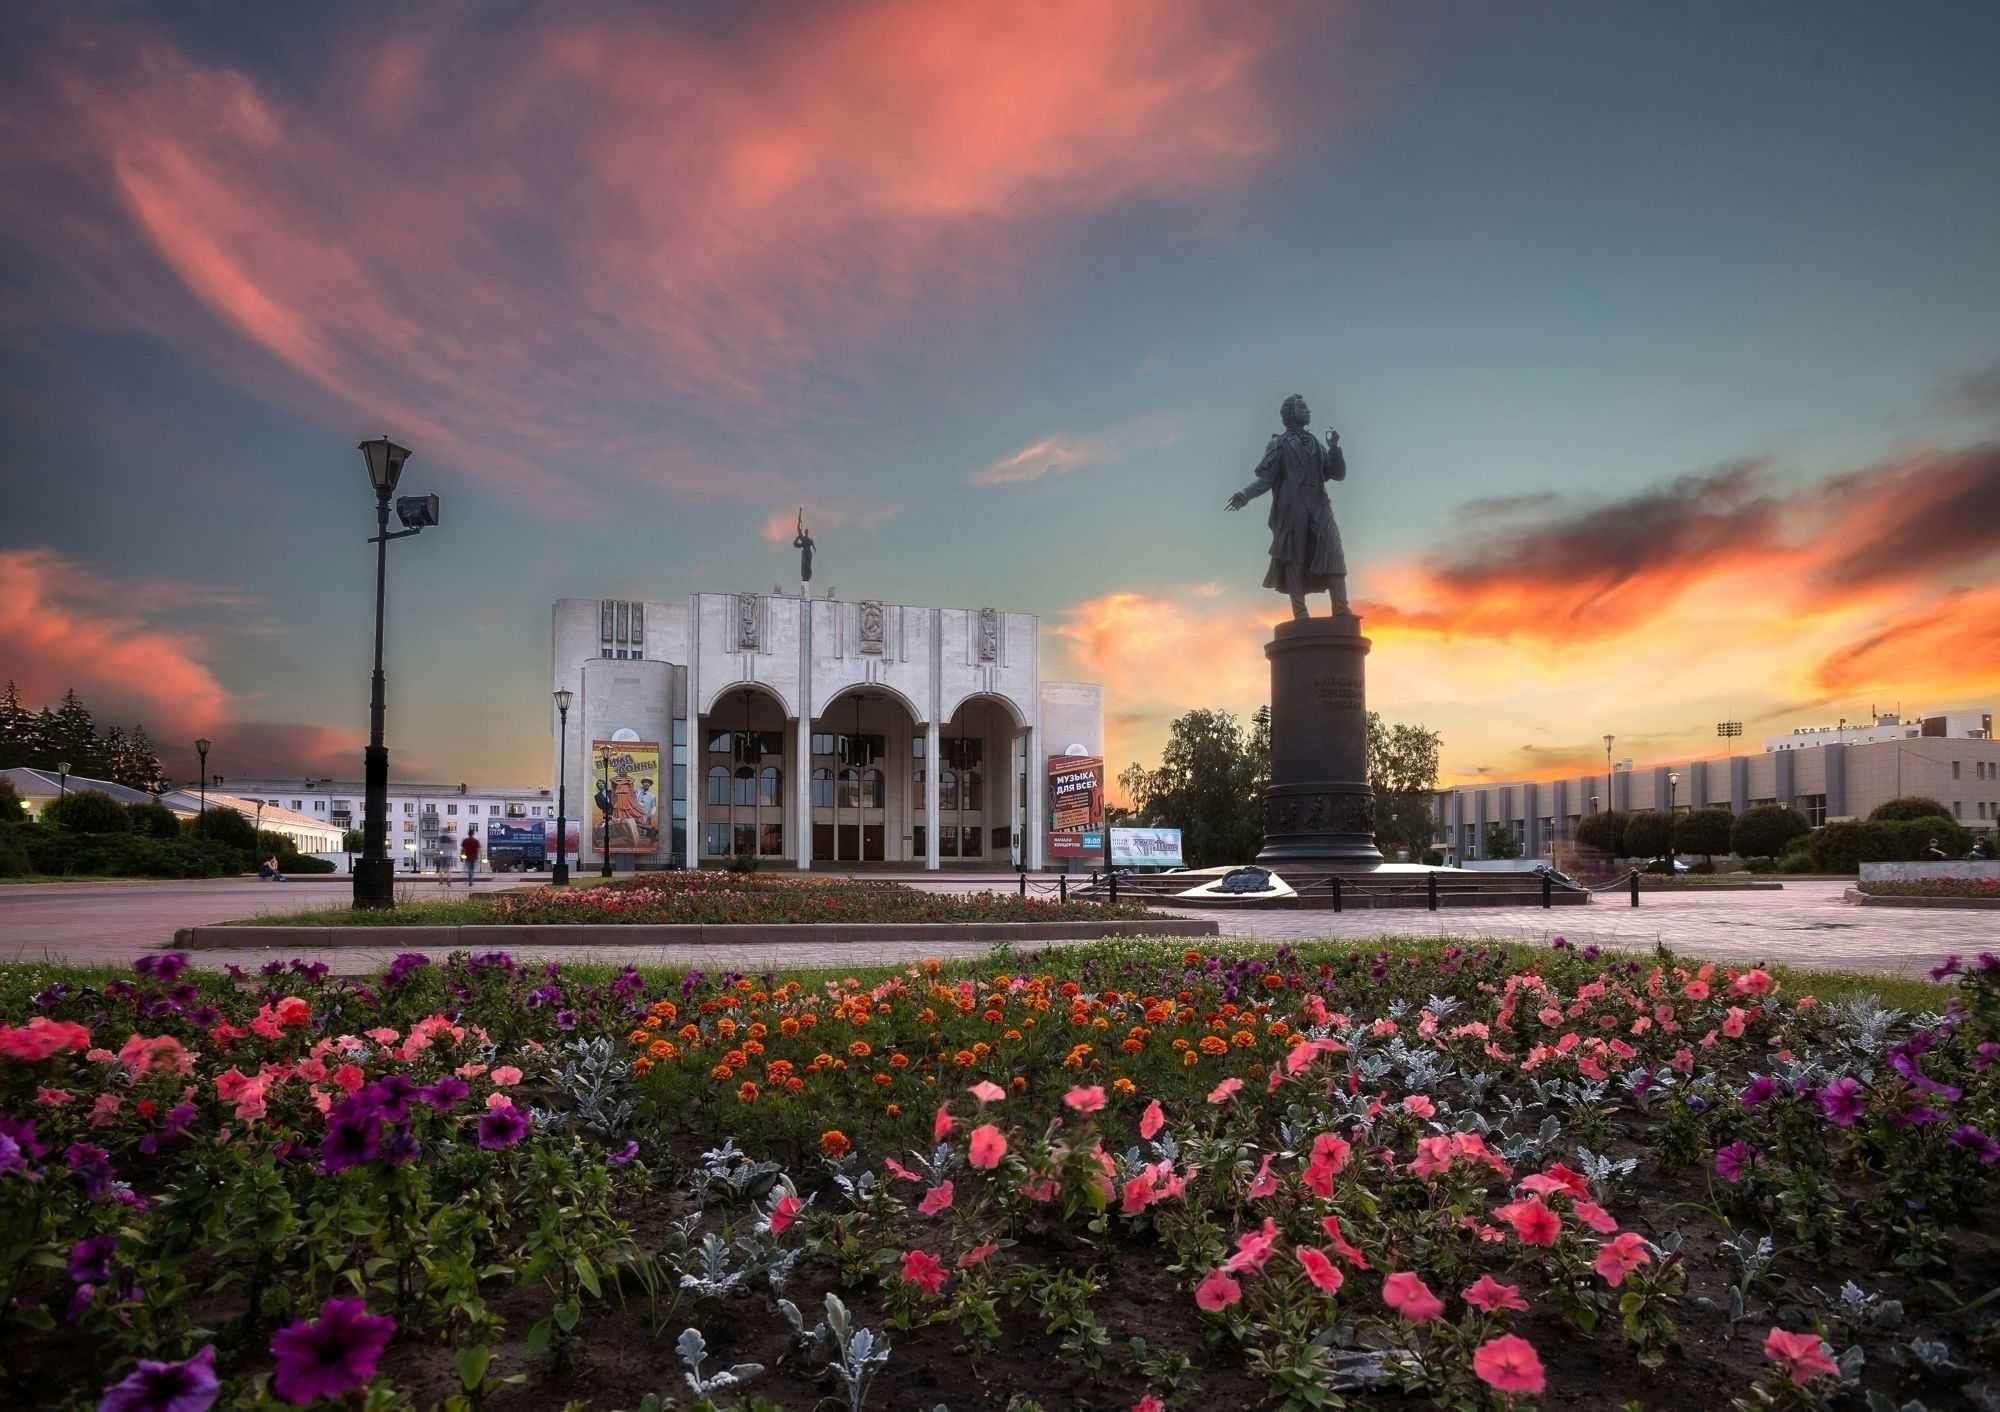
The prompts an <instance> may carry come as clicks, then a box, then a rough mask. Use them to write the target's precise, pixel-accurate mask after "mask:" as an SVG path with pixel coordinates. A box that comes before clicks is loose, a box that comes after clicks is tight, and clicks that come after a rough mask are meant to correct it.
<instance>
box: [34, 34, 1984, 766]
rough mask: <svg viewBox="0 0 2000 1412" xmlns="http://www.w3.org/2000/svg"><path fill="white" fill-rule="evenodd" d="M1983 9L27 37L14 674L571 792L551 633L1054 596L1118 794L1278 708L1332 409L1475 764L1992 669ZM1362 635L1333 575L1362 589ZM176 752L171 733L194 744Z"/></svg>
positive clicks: (1665, 752) (1978, 683)
mask: <svg viewBox="0 0 2000 1412" xmlns="http://www.w3.org/2000/svg"><path fill="white" fill-rule="evenodd" d="M1996 54H2000V7H1995V6H1993V5H1991V4H1959V5H1948V4H1931V5H1925V4H1918V5H1907V6H1895V5H1884V4H1881V3H1879V0H1870V3H1813V4H1796V5H1781V4H1775V3H1773V4H1758V5H1748V6H1746V5H1741V4H1728V3H1714V4H1702V3H1696V4H1691V5H1684V6H1659V5H1646V4H1636V3H1635V4H1618V5H1609V4H1599V3H1577V4H1564V3H1536V4H1496V5H1490V6H1484V5H1481V6H1474V5H1462V4H1451V5H1448V4H1433V3H1424V0H1414V2H1413V3H1397V4H1395V5H1388V4H1377V5H1363V4H1358V3H1357V4H1343V3H1295V4H1293V3H1287V4H1279V3H1271V4H1258V3H1249V4H1246V3H1242V0H1236V2H1235V3H1216V4H1206V3H1195V0H1087V2H1086V3H1072V4H1040V3H1025V4H1018V5H1002V4H993V3H990V0H969V2H968V3H958V0H922V2H921V3H919V2H918V0H859V3H849V4H823V5H815V4H806V3H790V2H789V0H788V2H787V3H775V4H764V5H742V4H723V3H699V4H697V3H683V4H675V5H659V4H648V5H640V4H623V5H620V4H602V5H590V4H567V5H550V6H546V7H542V6H535V5H531V4H526V3H511V0H510V3H503V4H471V3H461V4H442V5H436V6H428V7H427V6H421V5H413V6H403V5H388V4H366V5H363V4H352V5H334V6H323V7H322V6H296V5H270V4H267V3H262V0H259V3H243V4H229V3H219V0H218V2H215V3H202V4H172V5H168V4H161V5H157V6H152V7H147V6H143V5H137V4H132V3H104V2H101V3H91V0H77V3H69V4H61V5H57V4H46V5H17V6H9V7H7V9H6V14H5V16H4V17H0V163H4V165H5V172H4V175H5V180H6V191H7V199H6V201H5V202H4V203H0V289H4V306H0V307H4V316H0V360H4V367H0V372H4V376H0V399H4V401H3V402H0V405H4V407H5V410H6V416H5V425H6V432H7V436H6V441H5V460H4V462H3V463H0V464H4V466H5V474H6V487H5V488H6V491H7V495H6V501H5V503H6V506H7V513H6V514H5V515H4V516H0V678H3V677H12V678H14V679H15V680H17V681H18V682H19V684H20V686H21V689H22V691H23V694H24V695H25V696H26V697H27V698H28V699H29V700H31V701H40V700H46V699H49V698H52V697H53V696H55V695H57V694H59V693H60V692H61V690H62V689H63V688H64V687H65V686H69V685H74V686H75V687H76V688H77V689H78V691H79V692H81V693H82V694H83V695H84V696H85V698H86V699H87V700H88V701H89V702H90V703H91V704H92V705H93V706H94V707H96V708H97V710H98V712H99V714H100V716H101V717H110V718H114V719H122V720H125V721H128V722H129V721H131V720H134V719H137V720H142V721H143V722H144V723H145V724H146V726H147V728H148V730H149V731H150V732H151V733H152V734H153V736H154V737H155V739H156V741H158V742H160V743H162V744H163V746H167V747H169V748H167V749H165V750H163V754H164V755H165V756H166V765H167V769H168V771H169V773H171V774H174V775H176V776H181V777H187V776H192V775H193V774H194V772H195V766H194V763H193V759H192V754H191V751H190V750H189V749H188V748H187V747H186V746H185V745H184V742H185V741H188V740H191V739H192V738H193V737H194V736H195V735H197V734H207V735H209V736H211V737H213V738H214V739H215V741H216V754H215V756H214V757H213V758H212V759H211V767H212V768H213V769H216V770H218V771H221V772H222V773H224V774H225V775H227V774H230V773H238V774H249V773H253V772H259V771H265V770H280V769H282V770H297V771H300V772H307V771H310V772H312V773H315V774H319V773H339V774H342V775H350V776H352V775H358V773H359V770H360V763H361V755H360V746H361V742H362V739H363V736H364V733H365V729H366V724H367V690H368V665H369V661H368V658H369V647H370V638H369V632H370V626H371V624H370V618H369V614H370V611H371V595H372V588H373V584H372V572H371V571H372V550H370V549H369V547H368V546H367V545H366V544H365V543H364V542H363V541H364V540H365V538H366V536H367V535H368V534H369V533H370V532H371V528H372V507H371V501H370V498H369V493H368V490H367V486H366V482H365V478H364V475H363V470H362V464H361V460H360V457H359V456H358V454H357V453H356V452H355V450H354V444H355V442H356V441H358V440H359V439H360V438H361V437H363V436H367V435H374V434H376V433H378V432H383V431H386V432H388V433H390V434H392V435H394V436H395V437H396V438H397V439H399V440H401V441H403V442H404V443H405V444H407V445H409V446H411V447H413V448H414V449H415V453H416V454H415V457H414V459H413V460H412V461H411V463H410V467H409V471H408V473H407V475H406V477H405V489H406V490H411V491H423V490H435V491H437V492H439V493H440V494H441V495H442V496H443V501H444V512H443V519H444V524H443V526H442V527H441V528H440V529H438V530H436V531H427V532H426V533H425V534H424V535H423V536H422V537H421V538H419V539H415V540H411V541H408V542H405V543H401V544H398V545H395V546H394V547H393V548H392V550H391V556H390V557H391V569H390V576H391V590H392V599H391V602H392V623H391V630H390V635H389V636H390V641H389V652H390V663H389V671H390V678H389V680H390V726H391V738H390V746H391V750H392V759H393V760H394V761H395V765H396V769H397V772H398V773H399V774H402V775H406V776H407V775H413V774H416V773H419V772H422V773H424V774H426V775H429V776H431V777H440V776H441V777H444V778H448V779H468V780H483V781H490V782H495V783H512V782H517V781H518V782H523V783H528V782H538V781H540V780H541V779H542V778H543V776H544V775H545V774H546V772H547V769H548V759H549V756H548V750H547V742H546V739H545V730H546V725H545V722H546V715H545V711H546V707H545V700H546V698H545V695H544V693H545V692H546V691H547V689H548V680H547V674H548V661H549V643H548V633H549V605H550V603H551V601H552V600H554V599H556V598H558V597H564V596H580V597H598V596H615V597H627V598H676V597H679V596H681V595H684V594H686V593H687V592H689V591H691V590H697V589H702V590H717V591H733V590H739V589H758V590H768V589H769V588H771V586H772V585H773V584H775V583H779V582H789V581H791V580H792V579H793V578H794V576H795V574H796V557H797V556H796V554H795V553H794V551H793V550H792V549H791V548H790V538H791V533H792V528H791V527H792V520H793V516H794V513H795V507H796V506H798V505H800V504H801V503H803V504H804V506H805V507H806V515H807V518H808V520H809V521H810V523H811V524H812V525H813V527H814V531H815V534H816V536H817V538H818V541H819V556H818V565H817V572H816V578H815V588H817V589H821V590H823V589H825V588H827V587H833V588H835V589H836V590H837V591H838V593H839V595H840V596H841V597H843V598H863V597H872V598H885V599H889V600H892V601H902V602H914V603H926V604H957V605H967V606H978V605H987V604H991V605H994V606H998V607H1002V608H1007V609H1013V610H1020V611H1027V612H1033V613H1037V614H1039V615H1040V616H1041V620H1042V624H1043V631H1044V652H1045V656H1044V671H1045V674H1047V675H1051V676H1058V677H1061V676H1076V677H1083V678H1089V679H1095V680H1100V681H1102V682H1103V683H1104V684H1105V686H1106V688H1107V691H1108V699H1107V718H1108V719H1107V724H1108V727H1109V730H1110V736H1111V739H1110V746H1109V754H1110V756H1111V765H1112V769H1113V771H1114V772H1115V771H1116V770H1117V769H1120V768H1122V767H1123V766H1124V765H1126V764H1127V763H1129V762H1131V761H1133V760H1141V761H1147V762H1150V761H1151V760H1152V758H1153V757H1154V756H1155V754H1156V753H1157V750H1158V746H1159V743H1160V741H1161V739H1162V737H1163V735H1164V732H1165V727H1166V722H1167V721H1168V720H1169V719H1171V718H1172V717H1173V716H1174V715H1175V714H1178V713H1179V712H1181V711H1183V710H1186V709H1188V708H1191V707H1195V706H1225V707H1229V708H1231V709H1235V710H1238V711H1241V712H1246V713H1247V712H1248V711H1250V710H1252V709H1254V708H1255V707H1256V706H1257V705H1258V704H1259V703H1260V702H1261V700H1262V699H1263V693H1264V689H1265V683H1266V681H1267V677H1266V671H1267V668H1266V664H1265V662H1264V658H1263V656H1262V653H1261V651H1260V644H1261V641H1262V638H1263V636H1264V632H1265V627H1266V625H1267V624H1269V623H1271V622H1273V621H1275V620H1276V619H1277V618H1278V617H1279V616H1281V615H1283V613H1284V612H1285V611H1286V609H1285V605H1284V601H1283V600H1282V599H1281V598H1279V597H1277V596H1276V595H1273V594H1269V593H1266V592H1264V591H1262V590H1261V589H1259V588H1258V587H1257V584H1258V582H1259V580H1260V579H1261V577H1262V574H1263V567H1264V561H1263V555H1264V551H1265V547H1266V543H1267V536H1266V532H1265V530H1264V527H1263V515H1262V509H1261V506H1260V507H1258V508H1257V509H1256V510H1254V511H1253V512H1251V513H1246V514H1243V515H1225V514H1223V513H1222V504H1223V501H1224V500H1225V498H1226V497H1227V496H1228V494H1229V492H1230V491H1231V490H1233V489H1235V488H1237V487H1238V486H1240V485H1242V484H1243V483H1244V482H1245V481H1246V480H1248V479H1249V473H1250V469H1251V467H1252V466H1253V465H1254V463H1255V461H1256V459H1257V457H1258V454H1259V452H1260V451H1261V449H1262V446H1263V444H1264V441H1265V439H1266V438H1267V437H1268V436H1269V434H1270V433H1271V432H1272V431H1274V430H1276V429H1277V425H1278V422H1277V407H1278V403H1279V401H1280V400H1281V398H1282V397H1283V396H1284V394H1286V393H1288V392H1291V391H1294V390H1298V391H1302V392H1304V393H1306V394H1307V396H1308V397H1309V399H1310V400H1311V402H1312V405H1313V409H1314V412H1315V420H1316V425H1318V426H1319V427H1321V428H1322V429H1323V428H1325V427H1326V426H1329V425H1331V426H1332V427H1334V428H1336V429H1338V431H1339V432H1340V435H1341V440H1342V444H1343V446H1344V448H1345V449H1346V452H1347V458H1348V465H1349V478H1348V480H1347V482H1346V483H1345V484H1344V485H1341V486H1338V487H1336V488H1335V509H1336V513H1337V515H1338V517H1339V520H1340V524H1341V528H1342V532H1343V535H1344V537H1345V540H1346V543H1347V550H1348V557H1349V562H1350V567H1351V570H1352V574H1353V579H1352V583H1353V588H1354V592H1355V594H1356V597H1357V598H1358V599H1359V600H1360V601H1361V605H1362V611H1363V614H1364V619H1365V623H1364V630H1365V631H1367V632H1368V633H1369V634H1370V636H1371V637H1372V638H1373V640H1374V652H1373V656H1372V657H1371V659H1370V681H1369V694H1370V704H1371V705H1372V706H1374V707H1376V708H1377V709H1380V710H1381V711H1383V712H1384V713H1385V714H1387V715H1388V716H1390V717H1391V718H1393V719H1398V720H1408V721H1421V722H1424V723H1426V724H1428V725H1431V726H1434V727H1437V728H1438V729H1440V730H1442V731H1443V732H1444V740H1445V748H1444V763H1445V778H1446V780H1447V782H1449V781H1453V780H1465V779H1471V778H1475V777H1479V776H1489V777H1515V776H1521V775H1536V776H1544V777H1546V776H1551V775H1555V774H1560V773H1568V772H1574V771H1577V770H1582V769H1588V768H1591V766H1592V765H1593V763H1594V762H1595V763H1597V764H1598V765H1599V767H1600V768H1601V760H1602V746H1601V744H1600V737H1601V736H1602V735H1603V734H1604V733H1606V732H1611V733H1614V734H1616V735H1617V736H1618V738H1619V741H1620V746H1619V750H1618V753H1619V754H1620V755H1621V756H1623V755H1627V754H1630V755H1633V756H1635V757H1637V758H1638V759H1639V760H1640V761H1642V762H1644V761H1646V760H1657V759H1664V758H1669V757H1673V756H1679V757H1682V758H1685V757H1686V756H1687V755H1689V754H1693V753H1708V752H1709V751H1710V750H1711V749H1712V748H1713V747H1714V746H1715V744H1716V742H1715V740H1714V739H1713V733H1714V723H1715V722H1716V721H1717V720H1720V719H1725V718H1729V719H1738V720H1742V721H1743V722H1745V735H1746V737H1748V738H1749V739H1748V740H1747V741H1746V744H1749V745H1751V746H1752V748H1755V743H1756V742H1757V741H1758V740H1759V739H1761V738H1762V737H1763V736H1765V735H1767V734H1771V733H1774V732H1776V731H1780V730H1783V729H1785V728H1788V727H1790V726H1793V725H1798V724H1809V723H1817V722H1821V721H1831V720H1833V719H1834V718H1835V717H1838V716H1842V715H1845V716H1848V717H1850V718H1852V717H1856V716H1859V715H1861V714H1862V713H1865V712H1866V711H1867V710H1868V709H1869V708H1870V706H1871V704H1872V705H1875V706H1878V707H1880V708H1881V709H1884V710H1888V709H1893V708H1895V707H1896V706H1897V705H1899V704H1900V706H1901V707H1902V708H1903V709H1904V710H1906V711H1917V710H1937V709H1944V708H1947V707H1953V706H1989V707H1990V706H1992V705H1993V704H1995V703H1996V702H2000V575H1996V572H1995V570H1996V568H2000V141H1996V135H2000V85H1996V84H1995V82H1994V75H1993V58H1994V55H1996ZM1321 608H1322V611H1323V609H1324V600H1321ZM183 757H185V758H183Z"/></svg>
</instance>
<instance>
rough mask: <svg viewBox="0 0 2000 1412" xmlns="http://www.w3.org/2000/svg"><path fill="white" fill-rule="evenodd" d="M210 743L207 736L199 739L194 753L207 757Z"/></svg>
mask: <svg viewBox="0 0 2000 1412" xmlns="http://www.w3.org/2000/svg"><path fill="white" fill-rule="evenodd" d="M208 745H209V742H208V740H207V738H206V737H204V738H203V739H201V740H197V741H196V742H195V743H194V753H195V754H197V755H200V756H203V757H204V758H206V756H207V755H208Z"/></svg>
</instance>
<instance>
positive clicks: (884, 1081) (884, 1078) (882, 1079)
mask: <svg viewBox="0 0 2000 1412" xmlns="http://www.w3.org/2000/svg"><path fill="white" fill-rule="evenodd" d="M871 1077H872V1078H873V1079H874V1080H875V1086H876V1087H877V1088H887V1087H888V1086H889V1085H890V1084H892V1083H894V1082H895V1080H894V1079H892V1078H890V1077H889V1076H888V1075H887V1074H874V1075H871Z"/></svg>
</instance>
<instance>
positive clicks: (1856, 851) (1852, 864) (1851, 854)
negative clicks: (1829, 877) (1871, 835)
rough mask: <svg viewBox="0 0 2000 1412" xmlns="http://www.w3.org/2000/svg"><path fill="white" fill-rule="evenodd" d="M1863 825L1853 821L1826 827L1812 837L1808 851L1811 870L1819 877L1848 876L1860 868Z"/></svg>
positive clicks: (1864, 830)
mask: <svg viewBox="0 0 2000 1412" xmlns="http://www.w3.org/2000/svg"><path fill="white" fill-rule="evenodd" d="M1868 828H1869V826H1868V825H1867V824H1864V823H1862V822H1860V821H1859V820H1856V819H1847V820H1842V821H1841V822H1839V823H1834V824H1828V825H1827V826H1826V827H1825V828H1822V829H1820V830H1819V831H1818V832H1817V833H1815V834H1814V835H1813V836H1812V846H1811V848H1810V849H1809V850H1808V852H1809V854H1810V857H1811V859H1812V866H1813V868H1814V869H1815V870H1816V871H1818V872H1822V873H1851V872H1854V871H1855V870H1856V869H1858V868H1859V867H1860V866H1861V854H1862V849H1863V846H1864V844H1865V842H1866V840H1867V837H1868Z"/></svg>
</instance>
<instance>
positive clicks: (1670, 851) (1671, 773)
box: [1667, 770, 1681, 858]
mask: <svg viewBox="0 0 2000 1412" xmlns="http://www.w3.org/2000/svg"><path fill="white" fill-rule="evenodd" d="M1680 787H1681V772H1680V771H1679V770H1668V771H1667V857H1668V858H1673V857H1675V856H1677V854H1676V851H1675V849H1674V796H1675V795H1676V794H1677V793H1679V792H1680Z"/></svg>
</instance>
